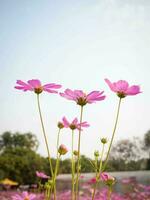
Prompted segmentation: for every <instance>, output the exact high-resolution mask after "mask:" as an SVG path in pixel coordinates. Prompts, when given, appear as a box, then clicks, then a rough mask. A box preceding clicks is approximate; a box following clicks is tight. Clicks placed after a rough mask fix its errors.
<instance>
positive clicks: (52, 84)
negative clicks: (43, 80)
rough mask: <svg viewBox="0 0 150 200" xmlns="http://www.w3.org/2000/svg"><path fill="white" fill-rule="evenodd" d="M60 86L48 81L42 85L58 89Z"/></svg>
mask: <svg viewBox="0 0 150 200" xmlns="http://www.w3.org/2000/svg"><path fill="white" fill-rule="evenodd" d="M61 87H62V86H61V85H59V84H55V83H48V84H45V85H43V88H49V89H51V88H52V89H59V88H61Z"/></svg>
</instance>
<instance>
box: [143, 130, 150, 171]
mask: <svg viewBox="0 0 150 200" xmlns="http://www.w3.org/2000/svg"><path fill="white" fill-rule="evenodd" d="M144 150H146V151H147V152H148V159H147V167H146V168H147V169H148V170H149V169H150V130H149V131H147V133H145V135H144Z"/></svg>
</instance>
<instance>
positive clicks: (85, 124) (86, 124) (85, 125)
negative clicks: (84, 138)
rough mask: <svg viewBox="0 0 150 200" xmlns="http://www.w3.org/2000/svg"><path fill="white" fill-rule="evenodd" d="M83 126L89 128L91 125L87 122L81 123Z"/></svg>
mask: <svg viewBox="0 0 150 200" xmlns="http://www.w3.org/2000/svg"><path fill="white" fill-rule="evenodd" d="M81 126H82V127H89V126H90V125H89V124H88V123H87V122H82V123H81Z"/></svg>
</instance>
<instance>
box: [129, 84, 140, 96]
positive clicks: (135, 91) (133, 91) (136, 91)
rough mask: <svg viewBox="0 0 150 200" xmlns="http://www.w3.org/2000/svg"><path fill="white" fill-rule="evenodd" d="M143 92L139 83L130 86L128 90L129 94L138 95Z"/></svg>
mask: <svg viewBox="0 0 150 200" xmlns="http://www.w3.org/2000/svg"><path fill="white" fill-rule="evenodd" d="M139 93H141V91H140V87H139V86H138V85H133V86H131V87H129V88H128V90H127V91H126V94H127V95H136V94H139Z"/></svg>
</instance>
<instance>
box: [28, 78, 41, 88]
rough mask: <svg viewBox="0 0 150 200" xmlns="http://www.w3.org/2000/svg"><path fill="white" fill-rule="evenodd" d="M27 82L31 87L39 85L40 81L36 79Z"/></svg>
mask: <svg viewBox="0 0 150 200" xmlns="http://www.w3.org/2000/svg"><path fill="white" fill-rule="evenodd" d="M28 83H29V84H30V85H31V86H32V87H33V88H38V87H41V81H40V80H38V79H32V80H29V81H28Z"/></svg>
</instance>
